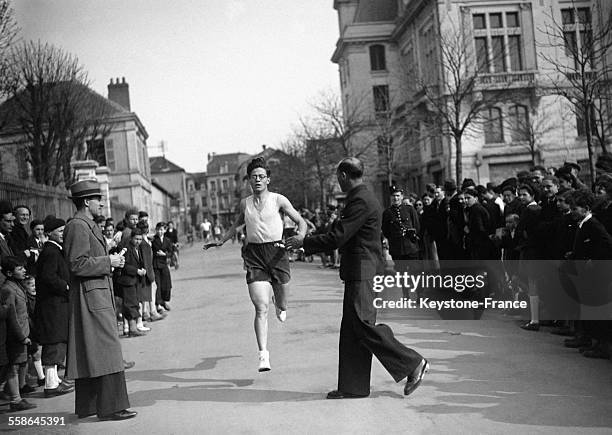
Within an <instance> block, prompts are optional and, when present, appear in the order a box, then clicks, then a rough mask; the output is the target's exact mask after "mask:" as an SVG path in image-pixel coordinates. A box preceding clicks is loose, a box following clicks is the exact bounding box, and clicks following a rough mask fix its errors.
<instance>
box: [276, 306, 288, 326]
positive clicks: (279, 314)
mask: <svg viewBox="0 0 612 435" xmlns="http://www.w3.org/2000/svg"><path fill="white" fill-rule="evenodd" d="M276 318H277V319H278V320H279V321H280V322H284V321H285V320H287V311H286V310H281V309H280V308H278V307H276Z"/></svg>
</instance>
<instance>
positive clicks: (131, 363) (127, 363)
mask: <svg viewBox="0 0 612 435" xmlns="http://www.w3.org/2000/svg"><path fill="white" fill-rule="evenodd" d="M135 365H136V363H135V362H134V361H126V360H123V370H128V369H131V368H132V367H134V366H135Z"/></svg>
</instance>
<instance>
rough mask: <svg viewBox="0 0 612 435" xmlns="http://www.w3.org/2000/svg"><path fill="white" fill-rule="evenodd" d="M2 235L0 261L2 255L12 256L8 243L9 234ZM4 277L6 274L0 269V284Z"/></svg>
mask: <svg viewBox="0 0 612 435" xmlns="http://www.w3.org/2000/svg"><path fill="white" fill-rule="evenodd" d="M4 237H5V238H4V239H3V238H2V237H0V262H1V261H2V259H3V258H4V257H12V256H13V250H12V249H11V247H10V246H9V243H8V242H9V241H10V239H9V236H8V235H5V236H4ZM5 279H6V276H5V275H4V274H3V273H2V271H0V285H2V284H3V283H4V280H5Z"/></svg>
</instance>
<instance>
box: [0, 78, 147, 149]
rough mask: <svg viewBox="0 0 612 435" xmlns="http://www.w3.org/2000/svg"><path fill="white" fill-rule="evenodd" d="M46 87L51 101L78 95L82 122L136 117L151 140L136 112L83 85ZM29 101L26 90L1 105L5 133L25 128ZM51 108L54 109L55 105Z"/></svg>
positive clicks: (0, 112) (65, 84) (47, 85)
mask: <svg viewBox="0 0 612 435" xmlns="http://www.w3.org/2000/svg"><path fill="white" fill-rule="evenodd" d="M44 86H45V88H46V92H47V93H48V94H47V95H48V98H47V99H49V100H57V101H61V100H65V99H66V95H67V93H68V92H70V95H74V96H77V97H76V98H77V99H78V101H80V102H82V106H81V107H79V108H78V109H79V110H78V115H79V116H81V117H82V119H88V120H94V119H107V118H110V119H112V118H121V117H125V116H132V117H135V118H136V120H137V124H138V125H139V126H140V128H142V130H143V132H144V135H145V137H148V133H147V132H146V130H145V128H144V126H143V125H142V123H141V122H140V120H139V119H138V116H137V115H136V114H135V113H133V112H130V111H129V110H127V109H126V108H124V107H123V106H121V105H120V104H118V103H116V102H114V101H112V100H109V99H108V98H106V97H104V96H102V95H100V94H98V93H97V92H96V91H94V90H93V89H91V88H90V87H88V86H86V85H84V84H83V83H76V82H59V83H46V84H45V85H44ZM27 102H28V95H27V94H26V92H25V91H22V92H20V93H19V94H18V95H16V96H13V97H11V98H9V99H8V100H6V101H4V102H3V103H2V104H0V125H2V127H3V130H4V131H3V132H8V133H10V132H11V131H12V132H13V133H14V130H21V129H22V124H21V123H20V122H19V118H20V113H23V109H22V108H23V107H24V106H25V107H27ZM49 106H52V103H51V104H49Z"/></svg>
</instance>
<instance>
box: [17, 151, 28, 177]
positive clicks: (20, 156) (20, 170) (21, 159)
mask: <svg viewBox="0 0 612 435" xmlns="http://www.w3.org/2000/svg"><path fill="white" fill-rule="evenodd" d="M17 175H18V176H19V178H20V179H22V180H27V179H28V178H30V165H29V164H28V152H27V150H26V149H25V148H19V149H18V150H17Z"/></svg>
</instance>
